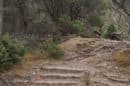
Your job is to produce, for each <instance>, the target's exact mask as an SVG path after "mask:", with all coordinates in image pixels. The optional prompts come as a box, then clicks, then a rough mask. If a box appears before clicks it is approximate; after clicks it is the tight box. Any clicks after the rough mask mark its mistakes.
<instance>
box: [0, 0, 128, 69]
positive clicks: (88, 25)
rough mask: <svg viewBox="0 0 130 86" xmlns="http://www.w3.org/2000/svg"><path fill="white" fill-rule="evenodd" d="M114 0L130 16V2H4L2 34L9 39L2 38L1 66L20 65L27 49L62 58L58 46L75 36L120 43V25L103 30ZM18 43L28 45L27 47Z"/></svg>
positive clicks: (117, 0) (97, 0) (120, 0)
mask: <svg viewBox="0 0 130 86" xmlns="http://www.w3.org/2000/svg"><path fill="white" fill-rule="evenodd" d="M111 1H112V2H113V3H114V4H115V5H117V7H118V9H120V10H123V12H124V13H126V14H127V16H129V12H128V10H127V9H126V7H125V5H124V4H125V3H126V2H125V1H127V0H124V1H122V0H3V2H0V3H1V6H0V7H1V8H6V10H4V11H3V13H2V14H4V15H1V14H0V19H2V23H1V22H0V29H1V30H0V31H1V34H2V35H3V34H5V33H9V34H10V36H5V35H3V36H1V37H0V66H1V67H7V66H9V65H13V64H15V63H17V62H18V61H19V60H20V59H21V58H22V56H23V55H24V53H25V47H29V49H32V48H34V47H35V48H40V49H41V51H44V52H45V53H47V54H48V55H49V56H50V57H53V58H55V59H59V58H61V57H63V55H64V52H63V50H62V49H61V48H60V47H59V46H58V43H60V42H62V40H63V39H64V37H65V36H69V35H73V34H74V35H75V36H81V37H99V38H100V37H102V38H107V39H114V40H121V34H122V33H118V32H119V31H118V29H120V28H119V27H120V25H118V27H117V25H115V24H114V23H113V22H111V23H110V24H108V25H107V27H105V29H104V25H105V24H106V19H105V18H106V17H105V16H106V15H107V14H106V13H107V10H108V9H109V10H111V9H112V8H113V7H112V6H111ZM2 3H3V4H2ZM9 8H10V9H9ZM120 10H119V11H120ZM118 24H120V19H119V21H118ZM120 32H121V31H120ZM129 33H130V31H129ZM49 39H51V42H50V41H48V40H49ZM18 40H20V42H21V40H22V41H25V42H27V44H26V46H23V44H21V43H20V42H19V41H18ZM46 42H47V43H46ZM30 47H31V48H30Z"/></svg>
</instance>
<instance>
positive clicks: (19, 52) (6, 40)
mask: <svg viewBox="0 0 130 86" xmlns="http://www.w3.org/2000/svg"><path fill="white" fill-rule="evenodd" d="M24 54H25V47H24V46H23V44H22V43H21V42H19V41H18V40H16V39H12V38H11V37H10V36H9V35H7V34H6V35H3V36H1V37H0V67H2V68H3V69H6V68H8V67H10V66H11V65H13V64H15V63H17V62H18V61H19V60H20V59H21V57H22V56H23V55H24Z"/></svg>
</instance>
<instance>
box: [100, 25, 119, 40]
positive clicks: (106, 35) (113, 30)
mask: <svg viewBox="0 0 130 86" xmlns="http://www.w3.org/2000/svg"><path fill="white" fill-rule="evenodd" d="M114 32H117V30H116V27H115V26H114V24H111V25H109V27H108V29H107V31H106V32H103V33H102V36H103V37H104V38H109V36H110V35H111V34H112V33H114Z"/></svg>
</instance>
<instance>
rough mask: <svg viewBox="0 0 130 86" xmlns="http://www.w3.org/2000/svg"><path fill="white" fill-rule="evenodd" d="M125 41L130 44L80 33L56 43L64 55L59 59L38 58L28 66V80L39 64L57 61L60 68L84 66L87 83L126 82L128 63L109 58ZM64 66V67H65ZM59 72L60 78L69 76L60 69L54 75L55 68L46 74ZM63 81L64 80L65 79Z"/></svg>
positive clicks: (127, 85) (115, 85) (126, 85)
mask: <svg viewBox="0 0 130 86" xmlns="http://www.w3.org/2000/svg"><path fill="white" fill-rule="evenodd" d="M129 45H130V44H129V43H126V42H120V41H111V40H105V39H95V38H91V39H86V38H80V37H79V38H72V39H70V40H68V41H66V42H64V43H62V44H60V45H59V46H60V47H62V48H63V49H64V51H65V55H64V59H62V60H60V61H54V60H52V61H48V62H47V63H46V62H43V63H42V62H41V63H40V64H39V65H36V66H35V67H34V68H33V69H32V71H31V72H29V77H30V80H38V79H39V74H40V73H39V72H37V71H39V70H40V69H41V67H43V65H44V66H45V65H60V68H62V67H63V66H64V65H69V66H74V68H76V67H77V68H84V69H85V70H87V71H89V72H90V86H130V67H128V66H127V67H126V66H120V65H118V63H117V62H116V61H115V60H114V58H113V54H114V53H115V52H117V51H118V50H121V49H123V48H126V47H128V46H129ZM55 67H57V66H55ZM63 68H64V67H63ZM54 70H56V71H57V68H55V69H54ZM64 70H65V71H66V69H64ZM58 71H59V69H58ZM60 71H61V69H60ZM62 73H64V72H62ZM70 73H71V72H70ZM43 74H44V73H43ZM49 74H51V73H49ZM52 74H53V73H52ZM55 74H56V75H55ZM61 75H62V78H63V77H65V76H67V77H70V76H68V75H66V74H61V73H59V74H58V75H57V73H56V72H54V75H50V76H49V77H53V78H56V77H57V76H58V77H59V76H60V78H61ZM69 75H71V77H72V75H74V76H75V74H69ZM32 76H35V77H32ZM54 76H55V77H54ZM51 83H52V82H51ZM53 83H54V82H53ZM44 84H45V82H44ZM59 84H61V83H59ZM65 84H68V82H67V83H65ZM65 84H64V85H63V86H81V85H65ZM71 84H72V83H71ZM22 86H31V85H22ZM33 86H43V85H33ZM45 86H48V85H45ZM49 86H50V85H49ZM51 86H52V85H51ZM56 86H60V85H56Z"/></svg>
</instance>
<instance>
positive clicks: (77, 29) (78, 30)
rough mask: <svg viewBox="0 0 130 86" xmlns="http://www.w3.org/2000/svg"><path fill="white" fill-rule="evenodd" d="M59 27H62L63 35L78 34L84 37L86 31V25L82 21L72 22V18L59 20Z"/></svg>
mask: <svg viewBox="0 0 130 86" xmlns="http://www.w3.org/2000/svg"><path fill="white" fill-rule="evenodd" d="M58 23H59V25H60V26H61V29H60V32H61V33H62V34H63V35H66V34H77V35H83V32H84V30H85V24H84V23H83V22H82V21H81V20H78V19H76V20H71V18H70V16H66V15H64V16H61V17H60V18H59V22H58Z"/></svg>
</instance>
